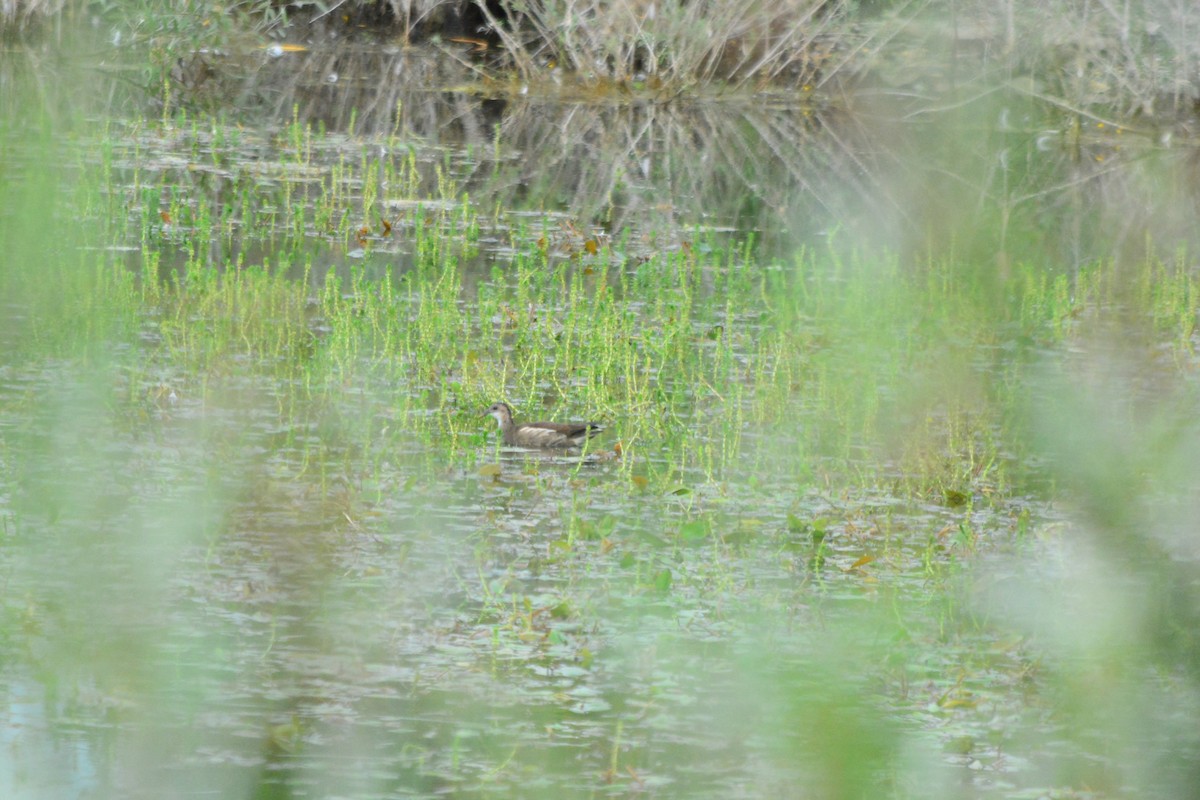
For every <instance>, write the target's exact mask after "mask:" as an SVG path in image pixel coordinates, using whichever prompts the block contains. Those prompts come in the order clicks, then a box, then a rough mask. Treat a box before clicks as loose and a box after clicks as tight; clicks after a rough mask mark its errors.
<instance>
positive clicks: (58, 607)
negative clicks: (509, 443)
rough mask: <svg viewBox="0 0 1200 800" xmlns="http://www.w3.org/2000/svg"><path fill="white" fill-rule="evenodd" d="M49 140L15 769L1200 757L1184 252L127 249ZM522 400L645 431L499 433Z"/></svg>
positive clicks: (35, 258) (19, 561) (430, 233)
mask: <svg viewBox="0 0 1200 800" xmlns="http://www.w3.org/2000/svg"><path fill="white" fill-rule="evenodd" d="M32 108H33V107H32V106H31V109H32ZM58 133H59V132H57V131H51V130H46V129H39V128H38V127H37V114H36V112H33V113H31V114H30V115H28V116H27V117H25V118H24V119H23V120H22V121H21V122H20V124H19V125H18V124H16V123H14V122H13V121H12V120H9V121H8V122H7V123H0V136H2V138H3V140H4V141H5V142H6V143H8V144H9V145H10V146H11V148H12V150H11V151H12V152H15V153H21V154H23V157H22V158H21V159H20V160H19V161H17V162H12V163H7V164H6V165H5V166H4V167H3V169H4V170H5V172H4V174H3V182H2V183H0V238H2V239H3V241H4V242H5V248H6V252H7V253H8V255H7V256H6V257H5V259H4V260H3V262H0V291H2V293H3V297H4V301H3V302H4V308H5V313H4V315H3V319H2V320H0V342H2V343H3V350H2V353H3V354H2V355H0V518H2V520H3V527H2V532H3V538H2V539H0V584H2V585H3V586H4V587H5V593H4V604H3V608H2V609H0V642H3V645H4V647H3V650H4V653H5V658H4V661H3V664H2V665H0V696H2V697H3V698H4V704H3V705H2V706H0V709H3V710H2V711H0V747H3V756H2V757H0V764H2V765H3V766H0V793H2V794H3V796H6V797H34V796H47V795H56V796H57V795H66V794H71V795H85V796H96V797H110V796H111V797H118V796H120V797H131V796H133V797H137V796H147V797H150V796H154V797H163V796H181V795H190V794H199V793H209V794H219V795H221V796H305V795H311V796H328V795H330V794H334V793H337V794H340V795H343V796H356V797H368V796H401V795H411V794H417V795H429V794H434V793H457V794H464V795H476V794H479V795H486V794H494V795H512V794H521V795H523V796H546V797H562V796H565V795H588V796H595V795H606V794H628V793H634V792H649V793H653V794H661V795H676V796H695V795H697V794H706V795H719V796H730V795H734V796H737V795H743V796H745V795H753V796H761V795H770V796H780V795H788V796H811V797H830V798H833V797H863V796H878V795H881V794H886V795H890V796H913V797H929V796H938V797H955V796H962V797H978V796H1004V797H1024V796H1041V795H1048V796H1086V795H1091V796H1126V795H1130V796H1145V795H1152V796H1171V797H1175V796H1178V797H1185V796H1190V795H1191V793H1192V792H1193V790H1194V787H1195V785H1197V783H1198V782H1200V775H1198V774H1197V772H1198V768H1197V754H1198V753H1200V747H1198V746H1197V745H1198V744H1200V743H1198V742H1197V738H1198V734H1197V728H1196V726H1195V719H1196V718H1197V714H1196V712H1197V710H1198V709H1197V688H1198V687H1197V681H1198V675H1200V668H1198V664H1197V656H1196V650H1195V631H1196V630H1197V629H1198V628H1197V625H1196V622H1197V619H1196V615H1197V613H1198V603H1200V596H1198V590H1197V585H1198V584H1197V580H1196V578H1197V575H1196V567H1195V564H1196V549H1195V548H1196V544H1195V542H1196V539H1195V531H1194V520H1195V519H1196V516H1197V515H1196V508H1195V497H1196V496H1197V493H1196V490H1195V475H1197V474H1198V471H1197V469H1196V467H1197V465H1196V463H1195V460H1196V457H1197V453H1200V448H1197V442H1196V429H1195V424H1194V421H1193V420H1194V419H1195V417H1196V415H1195V413H1194V412H1195V387H1194V378H1193V375H1194V371H1195V353H1194V346H1195V342H1194V322H1195V313H1196V302H1197V301H1196V298H1197V286H1196V277H1195V274H1194V271H1193V270H1192V269H1191V267H1190V261H1189V259H1188V258H1187V257H1186V255H1184V254H1180V255H1177V256H1172V257H1170V258H1167V259H1164V258H1161V257H1160V256H1158V255H1156V254H1154V253H1149V254H1147V257H1146V258H1145V259H1144V260H1143V261H1141V262H1139V263H1137V264H1117V263H1098V264H1093V265H1089V266H1088V267H1086V268H1084V269H1082V270H1078V271H1073V272H1071V273H1068V271H1066V270H1060V269H1057V268H1056V267H1055V265H1049V266H1046V265H1018V266H1016V267H1014V268H1013V269H1012V270H1011V271H1010V272H1009V273H1008V274H1007V275H1005V276H998V275H996V274H994V272H993V271H992V270H991V269H990V265H980V264H974V263H957V262H954V261H953V260H950V259H943V260H936V261H932V262H929V263H908V262H902V261H901V260H899V259H898V258H896V257H892V256H888V255H886V254H884V255H880V254H875V253H863V254H859V255H857V256H853V257H850V256H843V255H840V254H838V253H837V252H835V251H834V250H833V249H832V248H831V249H830V250H829V251H823V252H811V251H803V252H800V253H798V254H797V256H796V257H795V259H794V260H792V261H790V262H787V263H768V264H762V263H758V262H757V261H756V259H755V256H754V253H753V251H752V249H751V248H743V247H737V246H732V245H728V244H726V243H722V242H721V241H718V240H715V239H714V240H705V239H703V238H702V237H698V238H697V241H695V242H692V243H689V245H688V246H687V247H673V248H664V249H663V250H662V251H661V252H657V253H653V254H651V255H650V256H649V257H642V256H638V257H636V258H632V257H629V256H628V255H627V254H626V253H624V252H622V250H621V248H620V245H619V243H618V244H617V245H614V246H613V247H612V248H602V249H598V251H597V252H596V253H590V252H587V251H584V253H582V254H579V255H578V256H577V257H575V258H572V259H564V260H555V259H552V258H550V257H549V256H548V255H547V254H546V253H545V252H544V251H543V250H542V249H541V248H540V247H538V246H537V243H536V240H534V239H533V237H528V238H529V239H530V240H531V242H530V244H529V245H528V246H527V247H525V248H524V249H518V251H517V252H515V253H514V254H513V256H512V258H511V260H509V261H498V262H496V263H494V264H492V265H491V266H490V269H489V270H488V271H485V272H482V273H480V272H479V271H478V270H477V268H476V272H470V270H471V269H472V268H471V267H470V264H471V263H472V259H473V257H474V255H475V254H476V250H477V242H476V241H474V239H473V237H474V236H476V235H477V231H476V228H475V225H474V211H473V210H472V208H471V206H470V204H469V202H468V201H466V199H465V198H462V199H461V200H460V201H459V202H455V203H444V202H437V203H434V202H430V203H429V205H428V209H427V216H426V217H425V219H426V220H427V224H425V225H424V226H423V227H421V228H420V230H419V232H418V233H415V234H414V236H416V237H417V239H418V241H417V246H416V247H415V251H416V253H417V255H416V257H415V259H414V260H413V262H412V263H411V265H409V266H407V267H406V268H405V269H402V270H389V269H386V268H381V267H380V265H379V264H377V263H375V262H372V261H370V259H365V260H364V262H363V264H362V266H356V267H352V268H351V267H347V268H344V269H341V268H339V269H334V270H330V271H329V272H328V273H327V274H321V275H317V274H316V271H315V270H314V269H313V268H312V262H313V261H315V260H317V259H320V258H325V257H329V255H328V253H329V251H326V250H323V249H321V248H322V245H320V244H318V245H316V246H315V247H314V245H313V244H312V243H311V242H307V241H306V240H304V239H303V237H300V236H296V237H291V238H289V237H287V236H281V237H280V238H278V239H276V240H273V242H272V246H273V247H274V252H273V256H274V261H273V262H272V263H268V264H263V263H257V262H255V263H243V262H240V261H236V260H231V261H226V262H218V263H213V262H212V261H211V260H210V259H208V258H206V257H205V255H203V254H204V253H205V251H204V250H203V249H201V248H198V247H194V246H191V245H192V244H193V243H195V242H199V241H203V240H206V239H208V238H211V237H213V236H219V235H222V231H221V229H220V227H219V223H218V222H213V221H212V220H213V219H216V217H211V218H207V219H209V222H208V223H207V224H208V225H209V226H211V227H207V228H206V227H205V224H206V223H205V222H204V220H205V219H206V218H205V217H204V215H203V214H197V215H196V218H195V221H194V225H193V227H192V228H191V230H187V231H184V232H182V233H180V232H179V231H178V230H172V229H170V228H165V227H164V226H163V225H159V226H158V227H154V213H153V211H154V209H153V207H150V206H147V208H144V209H142V212H141V213H140V214H139V213H129V214H128V217H129V218H135V219H137V218H141V219H143V220H149V224H148V225H145V226H143V227H142V228H141V229H139V230H137V231H136V238H135V239H134V241H136V242H137V243H138V245H139V250H138V252H137V254H136V256H134V257H133V258H132V259H130V258H128V257H126V256H123V255H121V253H122V251H121V250H119V249H115V248H117V247H118V246H126V245H128V243H129V241H130V238H131V237H130V231H129V229H128V228H127V227H126V226H127V220H126V218H125V217H124V216H122V218H121V219H117V218H115V216H116V215H115V213H110V214H109V215H108V216H105V215H104V214H103V213H101V214H100V215H96V214H94V213H93V212H94V210H95V209H108V210H109V211H110V212H112V211H114V210H120V211H121V213H122V214H125V212H126V211H127V210H128V208H127V205H126V203H125V202H123V201H122V199H121V198H126V200H127V201H128V202H130V203H133V202H134V201H137V200H139V198H140V199H141V200H142V201H143V202H144V198H145V197H146V196H147V194H146V193H145V192H144V191H143V189H144V187H138V188H133V189H130V188H129V187H123V186H121V185H119V183H118V182H117V181H118V179H117V178H116V177H114V176H113V173H112V171H111V170H110V168H109V165H107V164H106V162H105V161H104V160H103V159H101V160H99V161H89V160H86V159H78V158H64V157H63V149H62V148H63V147H64V144H63V142H64V137H62V136H60V135H58ZM51 134H53V135H51ZM99 145H100V147H99V149H100V151H101V152H103V151H104V143H103V142H101V143H99ZM325 185H326V184H324V183H323V184H322V186H325ZM328 186H330V187H334V186H335V183H334V182H332V181H331V182H330V183H329V184H328ZM329 191H330V192H333V191H334V189H333V188H330V190H329ZM384 191H386V189H385V190H384ZM404 191H406V192H409V191H411V192H413V193H416V194H418V195H419V196H418V198H417V199H422V197H424V198H426V199H427V198H429V197H431V196H435V195H436V197H437V198H438V199H439V201H440V200H443V199H444V197H443V195H444V194H445V192H446V190H445V187H444V186H443V187H436V191H435V190H432V189H426V188H424V187H421V186H412V185H408V186H406V187H405V189H404ZM123 192H127V193H128V194H123ZM129 198H132V199H129ZM310 203H311V204H310ZM314 208H316V209H321V208H327V209H328V210H329V211H330V215H331V216H330V218H331V219H332V218H333V215H334V214H335V212H337V211H338V201H337V198H335V197H328V196H322V197H317V198H315V199H305V200H304V201H303V202H302V201H300V200H297V202H296V204H295V205H294V206H288V207H286V208H282V209H280V213H281V214H283V215H285V216H287V219H285V221H284V222H283V224H281V225H280V226H279V229H282V230H291V229H295V230H303V229H304V225H303V224H294V223H295V220H296V219H297V218H301V219H303V218H305V215H308V214H312V213H313V209H314ZM164 222H165V220H164ZM447 231H453V232H455V233H453V234H451V233H447ZM330 238H331V239H335V240H336V237H330ZM181 241H182V243H183V244H182V246H181ZM181 250H182V251H183V253H184V255H183V256H182V258H180V259H179V260H178V261H179V263H178V264H177V265H174V264H173V265H171V266H166V264H167V262H168V261H169V260H170V259H171V257H172V256H173V255H177V254H178V253H179V251H181ZM332 250H333V248H332V246H331V247H330V251H332ZM280 263H286V264H287V265H288V268H287V269H284V268H281V267H279V266H278V265H279V264H280ZM351 263H355V262H351ZM297 266H300V269H299V270H297V269H295V267H297ZM500 398H507V399H511V400H513V401H514V402H517V403H519V404H520V406H521V408H522V409H523V410H526V411H527V413H529V414H531V415H532V414H534V413H537V412H539V411H543V410H544V411H545V412H546V413H549V414H555V415H559V414H561V415H564V416H576V415H579V416H582V415H584V414H595V415H598V416H601V417H603V418H605V421H606V422H607V423H608V424H609V426H610V427H611V428H612V429H613V431H614V434H613V436H614V438H613V439H609V440H607V442H606V445H605V446H604V449H603V451H602V452H600V453H599V454H598V457H596V458H592V459H589V460H586V461H583V462H577V461H569V460H568V461H561V460H554V459H538V458H533V457H524V456H514V455H512V454H504V453H498V452H497V451H496V449H495V447H494V438H492V437H493V436H494V434H493V433H492V431H491V429H490V427H489V426H488V425H487V424H486V421H481V420H480V419H479V417H478V414H479V411H480V410H481V409H482V408H483V407H485V406H486V404H487V403H488V402H490V401H492V400H495V399H500ZM543 407H545V408H543ZM616 440H619V441H620V442H621V453H620V454H619V455H618V454H616V453H615V452H613V445H614V444H615V441H616Z"/></svg>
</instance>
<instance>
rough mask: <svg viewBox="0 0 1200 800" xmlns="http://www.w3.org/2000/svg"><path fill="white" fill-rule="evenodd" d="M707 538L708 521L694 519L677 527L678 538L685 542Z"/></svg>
mask: <svg viewBox="0 0 1200 800" xmlns="http://www.w3.org/2000/svg"><path fill="white" fill-rule="evenodd" d="M706 536H708V521H707V520H703V519H694V520H692V521H691V522H685V523H683V524H682V525H680V526H679V538H680V539H683V540H684V541H685V542H698V541H700V540H701V539H703V538H704V537H706Z"/></svg>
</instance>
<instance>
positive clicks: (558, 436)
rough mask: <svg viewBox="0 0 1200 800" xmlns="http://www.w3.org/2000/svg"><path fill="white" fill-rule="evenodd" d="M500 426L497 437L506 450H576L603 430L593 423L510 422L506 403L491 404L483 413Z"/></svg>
mask: <svg viewBox="0 0 1200 800" xmlns="http://www.w3.org/2000/svg"><path fill="white" fill-rule="evenodd" d="M483 413H485V414H490V415H491V416H493V417H495V418H496V422H497V423H498V424H499V425H500V435H501V436H502V437H503V438H504V443H505V444H506V445H508V446H510V447H533V448H556V449H557V448H566V447H579V446H580V445H581V444H583V443H584V442H585V441H587V440H588V439H590V438H592V437H593V436H595V435H596V434H597V433H599V432H600V431H601V430H603V428H601V427H600V426H599V425H597V424H596V423H595V422H572V423H567V424H563V423H560V422H522V423H520V424H518V423H516V422H513V412H512V408H511V407H510V406H509V405H508V403H493V404H492V405H491V407H489V408H488V410H487V411H485V412H483Z"/></svg>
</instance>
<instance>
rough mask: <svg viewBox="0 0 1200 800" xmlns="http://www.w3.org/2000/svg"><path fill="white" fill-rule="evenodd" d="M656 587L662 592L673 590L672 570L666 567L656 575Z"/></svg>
mask: <svg viewBox="0 0 1200 800" xmlns="http://www.w3.org/2000/svg"><path fill="white" fill-rule="evenodd" d="M654 588H655V589H657V590H658V591H660V592H669V591H671V570H669V569H664V570H662V571H661V572H659V573H658V574H657V575H655V576H654Z"/></svg>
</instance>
